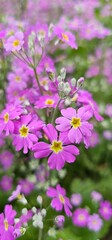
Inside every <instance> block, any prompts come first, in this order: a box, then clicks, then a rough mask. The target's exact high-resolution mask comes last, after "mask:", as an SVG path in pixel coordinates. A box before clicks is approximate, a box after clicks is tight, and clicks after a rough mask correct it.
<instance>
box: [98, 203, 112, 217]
mask: <svg viewBox="0 0 112 240" xmlns="http://www.w3.org/2000/svg"><path fill="white" fill-rule="evenodd" d="M99 213H100V215H101V216H102V217H103V219H105V220H106V221H109V220H110V219H111V218H112V206H111V204H110V202H109V201H102V202H101V203H100V209H99Z"/></svg>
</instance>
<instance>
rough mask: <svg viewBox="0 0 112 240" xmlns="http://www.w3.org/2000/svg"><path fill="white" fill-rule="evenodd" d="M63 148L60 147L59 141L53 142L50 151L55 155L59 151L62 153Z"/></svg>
mask: <svg viewBox="0 0 112 240" xmlns="http://www.w3.org/2000/svg"><path fill="white" fill-rule="evenodd" d="M62 149H63V147H62V142H60V141H53V142H52V145H51V150H52V151H53V152H55V153H58V152H60V151H62Z"/></svg>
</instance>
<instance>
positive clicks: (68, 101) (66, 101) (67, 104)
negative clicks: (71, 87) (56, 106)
mask: <svg viewBox="0 0 112 240" xmlns="http://www.w3.org/2000/svg"><path fill="white" fill-rule="evenodd" d="M70 104H71V99H70V98H66V99H65V106H69V105H70Z"/></svg>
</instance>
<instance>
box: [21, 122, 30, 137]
mask: <svg viewBox="0 0 112 240" xmlns="http://www.w3.org/2000/svg"><path fill="white" fill-rule="evenodd" d="M19 132H20V136H21V137H24V138H25V137H27V136H28V132H29V128H28V127H26V126H25V125H22V127H21V128H20V129H19Z"/></svg>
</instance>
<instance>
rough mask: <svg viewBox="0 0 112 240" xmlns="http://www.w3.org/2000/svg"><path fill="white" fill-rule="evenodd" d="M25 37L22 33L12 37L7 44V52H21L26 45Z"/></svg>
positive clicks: (5, 45)
mask: <svg viewBox="0 0 112 240" xmlns="http://www.w3.org/2000/svg"><path fill="white" fill-rule="evenodd" d="M23 38H24V35H23V33H22V32H20V31H18V32H16V33H15V34H14V35H13V36H10V37H9V38H8V39H7V40H6V42H5V44H4V48H5V50H6V51H13V52H14V51H19V50H20V49H21V48H22V46H23V44H24V40H23Z"/></svg>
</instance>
